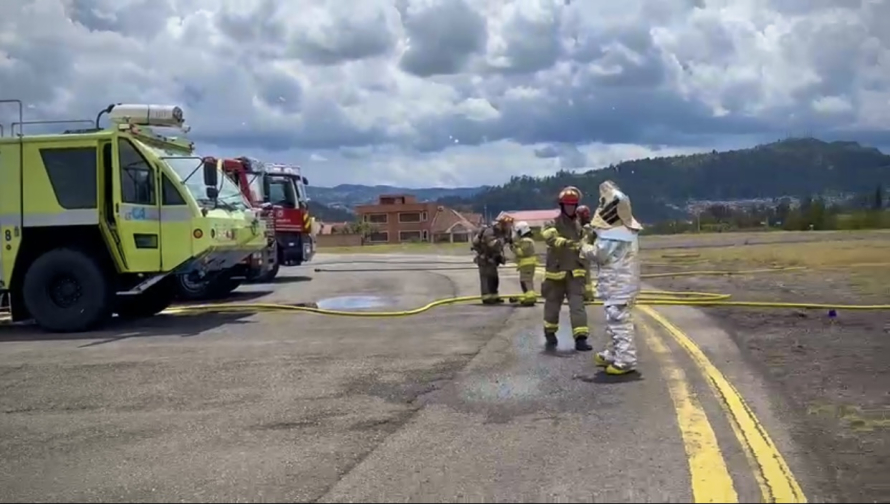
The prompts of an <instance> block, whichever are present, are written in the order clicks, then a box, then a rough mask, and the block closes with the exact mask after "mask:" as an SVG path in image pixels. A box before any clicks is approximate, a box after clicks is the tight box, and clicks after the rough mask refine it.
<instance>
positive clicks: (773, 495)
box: [637, 305, 807, 503]
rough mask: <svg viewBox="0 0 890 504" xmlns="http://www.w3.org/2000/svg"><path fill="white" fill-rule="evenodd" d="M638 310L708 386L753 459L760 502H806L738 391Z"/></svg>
mask: <svg viewBox="0 0 890 504" xmlns="http://www.w3.org/2000/svg"><path fill="white" fill-rule="evenodd" d="M637 308H639V309H640V311H642V312H643V313H645V314H646V315H648V316H649V317H651V318H652V319H653V320H655V321H656V322H658V324H659V325H661V326H662V327H663V328H664V329H665V330H666V331H667V332H668V334H670V335H671V336H672V337H673V338H674V339H675V340H676V341H677V343H678V344H679V345H680V346H681V347H683V348H684V349H685V350H686V352H688V353H689V355H690V357H692V360H693V361H695V363H696V365H698V367H699V369H700V370H701V372H702V373H703V374H704V375H705V377H706V378H707V380H708V382H709V383H710V384H711V387H712V388H713V390H714V392H715V394H716V395H717V397H718V398H719V399H720V403H721V406H723V409H724V411H725V412H726V415H727V418H728V419H729V422H730V424H731V425H733V432H735V434H736V437H737V438H738V440H739V443H741V445H742V447H744V448H745V449H746V451H748V452H749V453H750V455H751V457H750V458H751V459H753V462H754V464H752V469H753V471H754V473H755V477H756V478H757V481H758V483H759V484H760V491H761V493H762V495H763V501H764V502H802V503H803V502H807V498H806V496H805V495H804V493H803V490H802V489H801V488H800V484H799V483H798V482H797V479H795V477H794V474H793V473H792V472H791V468H789V467H788V464H787V463H786V462H785V458H784V457H782V454H781V453H779V449H778V448H777V447H776V445H775V443H773V441H772V439H771V438H770V436H769V434H767V432H766V428H765V427H764V426H763V425H762V424H761V423H760V421H759V420H757V417H756V415H755V414H754V412H753V411H752V410H751V408H750V407H749V406H748V404H747V403H745V400H744V399H743V398H742V395H741V394H740V393H739V391H738V390H736V388H735V387H734V386H733V385H732V384H731V383H729V380H727V379H726V377H725V376H723V373H721V372H720V370H719V369H717V367H716V366H714V364H712V363H711V361H710V359H708V357H707V356H706V355H705V354H704V352H702V350H701V349H700V348H699V347H698V345H696V344H695V342H693V341H692V339H690V338H689V336H687V335H686V334H684V333H683V331H681V330H680V329H678V328H677V327H676V326H675V325H673V324H672V323H671V322H670V321H668V320H667V319H666V318H665V317H664V316H663V315H661V314H660V313H658V312H657V311H655V310H654V309H652V308H650V307H648V306H642V305H638V306H637Z"/></svg>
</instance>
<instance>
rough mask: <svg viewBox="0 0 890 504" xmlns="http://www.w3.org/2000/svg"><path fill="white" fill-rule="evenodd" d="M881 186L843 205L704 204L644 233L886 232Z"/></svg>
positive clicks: (887, 214) (786, 201)
mask: <svg viewBox="0 0 890 504" xmlns="http://www.w3.org/2000/svg"><path fill="white" fill-rule="evenodd" d="M888 206H890V204H888V201H887V195H886V192H885V191H884V189H883V187H882V185H878V186H877V187H876V188H875V190H874V191H873V192H868V193H863V194H860V195H858V197H856V198H853V199H851V200H847V201H845V202H830V201H828V200H827V199H826V198H824V197H820V196H806V197H803V198H800V200H799V201H797V202H795V201H793V200H792V199H790V198H782V199H780V200H779V201H777V202H776V203H775V204H758V205H751V206H747V207H738V206H735V207H734V206H731V205H725V204H715V205H708V206H706V207H704V208H703V209H702V210H701V211H700V212H699V213H697V214H696V215H695V216H694V217H693V218H691V219H689V218H686V219H667V220H663V221H659V222H656V223H654V224H652V225H649V226H647V228H646V229H645V230H644V233H647V234H675V233H689V232H725V231H740V230H754V229H763V230H770V229H783V230H786V231H806V230H814V231H827V230H857V229H890V210H888V208H887V207H888Z"/></svg>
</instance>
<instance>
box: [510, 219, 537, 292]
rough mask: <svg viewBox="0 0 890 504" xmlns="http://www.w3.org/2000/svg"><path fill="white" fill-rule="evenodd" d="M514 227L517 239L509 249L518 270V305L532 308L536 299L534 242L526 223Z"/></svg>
mask: <svg viewBox="0 0 890 504" xmlns="http://www.w3.org/2000/svg"><path fill="white" fill-rule="evenodd" d="M515 227H516V235H517V236H518V237H519V239H518V240H517V241H516V242H514V243H512V244H511V245H510V248H511V249H512V250H513V254H514V255H515V256H516V269H517V270H519V287H520V288H521V289H522V296H521V297H520V298H519V304H520V305H521V306H534V305H535V302H536V301H537V299H538V295H537V294H536V293H535V270H536V269H537V267H538V256H537V255H535V240H534V239H532V230H531V228H530V227H529V225H528V222H525V221H520V222H517V223H516V226H515Z"/></svg>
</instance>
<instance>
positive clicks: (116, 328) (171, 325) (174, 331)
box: [0, 312, 253, 348]
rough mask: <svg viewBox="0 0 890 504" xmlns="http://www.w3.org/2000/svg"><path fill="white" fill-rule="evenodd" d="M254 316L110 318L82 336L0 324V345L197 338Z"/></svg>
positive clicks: (33, 327) (207, 314)
mask: <svg viewBox="0 0 890 504" xmlns="http://www.w3.org/2000/svg"><path fill="white" fill-rule="evenodd" d="M251 315H253V313H249V312H248V313H200V314H195V315H155V316H154V317H150V318H145V319H140V320H119V319H116V318H115V319H113V320H112V321H111V322H110V323H109V324H108V325H107V326H105V327H104V328H102V329H100V330H97V331H89V332H82V333H50V332H46V331H44V330H42V329H41V328H40V327H38V326H37V325H35V324H11V323H7V324H2V325H0V344H3V343H7V342H14V341H19V342H21V341H71V340H97V341H91V342H88V343H85V344H83V345H81V346H80V348H84V347H90V346H97V345H103V344H105V343H112V342H115V341H121V340H125V339H129V338H149V337H154V336H180V337H183V338H187V337H191V336H197V335H198V334H201V333H202V332H204V331H209V330H211V329H216V328H217V327H220V326H222V325H238V326H241V325H244V324H249V323H250V322H249V321H246V320H243V319H245V318H247V317H250V316H251Z"/></svg>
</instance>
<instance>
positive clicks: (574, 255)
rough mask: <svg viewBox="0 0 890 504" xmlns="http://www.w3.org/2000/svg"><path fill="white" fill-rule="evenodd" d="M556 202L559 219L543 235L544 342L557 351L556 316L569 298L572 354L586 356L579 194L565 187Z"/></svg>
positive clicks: (588, 348) (588, 331)
mask: <svg viewBox="0 0 890 504" xmlns="http://www.w3.org/2000/svg"><path fill="white" fill-rule="evenodd" d="M558 201H559V209H560V212H559V216H558V217H556V220H554V221H553V224H552V225H550V226H549V227H547V228H546V229H544V231H543V233H542V235H543V236H544V241H545V243H547V260H546V263H545V268H544V269H545V272H544V284H543V285H542V286H541V294H542V295H543V296H544V338H545V339H546V347H547V348H548V349H554V348H556V345H557V339H556V331H557V329H559V312H560V309H561V308H562V302H563V299H566V298H568V303H569V318H570V320H571V323H572V336H573V337H574V339H575V350H578V351H581V352H587V351H590V350H593V348H592V347H591V346H590V344H588V343H587V337H588V335H589V333H590V329H589V328H588V327H587V310H586V308H585V306H584V274H585V272H586V271H587V268H586V267H585V263H584V261H583V260H582V259H581V256H580V249H581V245H582V240H583V238H584V231H583V229H582V228H581V223H580V222H579V220H578V215H577V212H576V209H577V208H578V203H579V202H580V201H581V191H580V190H579V189H578V188H577V187H574V186H568V187H566V188H564V189H563V190H562V191H560V193H559V198H558Z"/></svg>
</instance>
